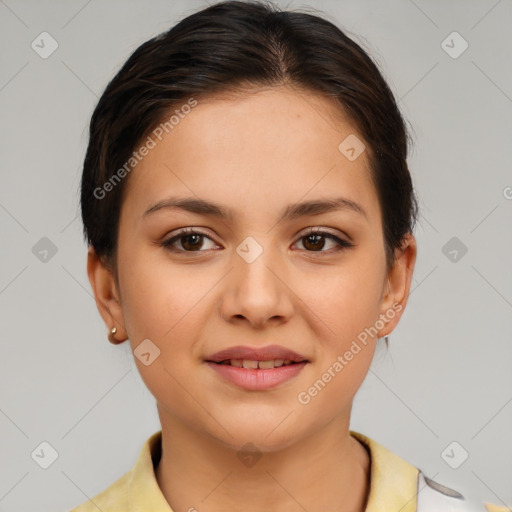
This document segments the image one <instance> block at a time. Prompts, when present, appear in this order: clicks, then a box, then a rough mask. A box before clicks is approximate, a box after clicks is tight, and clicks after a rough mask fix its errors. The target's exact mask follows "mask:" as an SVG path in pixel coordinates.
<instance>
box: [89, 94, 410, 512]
mask: <svg viewBox="0 0 512 512" xmlns="http://www.w3.org/2000/svg"><path fill="white" fill-rule="evenodd" d="M349 134H356V135H357V136H358V137H359V139H361V140H363V137H362V136H361V135H359V134H358V132H357V130H356V129H355V128H354V126H353V125H352V124H351V123H350V122H349V121H348V120H347V119H345V118H344V117H343V115H342V114H341V112H340V109H339V107H337V106H336V104H334V103H331V101H330V100H328V99H325V98H321V97H318V96H316V95H315V94H312V93H306V92H304V91H302V92H299V91H298V90H297V89H294V88H292V87H290V86H279V87H272V88H267V89H258V90H257V91H252V92H251V93H247V94H240V95H238V96H233V95H231V96H229V97H227V96H224V97H215V98H212V97H210V98H208V99H207V100H201V101H199V104H198V105H197V106H196V107H195V108H194V109H193V110H192V112H191V113H190V114H188V115H187V116H186V117H185V118H184V119H182V120H180V123H179V124H178V125H177V126H175V127H174V129H173V130H172V131H170V132H169V134H168V135H166V136H165V137H164V139H163V140H162V141H161V142H159V143H158V145H157V146H156V147H155V148H154V149H152V150H151V151H150V153H149V154H148V155H147V156H146V157H145V158H144V160H143V161H142V162H141V163H140V164H138V165H137V167H136V168H135V169H134V171H133V172H132V173H131V174H130V176H129V181H128V183H127V190H126V191H125V192H126V195H125V199H124V202H123V205H122V209H121V216H120V225H119V237H118V255H117V262H116V263H117V271H118V280H119V282H118V283H117V282H116V279H115V276H114V272H112V270H111V269H110V268H109V267H108V266H106V265H104V264H102V262H101V261H100V259H99V258H98V257H97V256H96V254H95V252H94V250H93V249H92V248H91V249H90V250H89V254H88V274H89V279H90V282H91V286H92V288H93V291H94V294H95V297H96V301H97V305H98V309H99V311H100V313H101V315H102V317H103V319H104V321H105V324H106V325H107V327H108V329H110V328H111V327H112V326H116V327H117V329H118V333H117V335H116V338H117V340H118V341H123V340H125V339H127V338H128V339H129V342H130V344H131V347H132V349H133V350H134V349H135V348H136V347H137V346H138V345H139V344H140V343H141V342H142V341H143V340H145V339H148V338H149V339H150V340H151V341H152V342H153V343H154V344H155V345H156V346H158V348H159V349H160V351H161V352H160V356H159V357H157V358H156V359H155V360H154V361H153V362H152V363H151V364H150V365H149V366H145V365H144V364H142V363H141V362H140V361H139V360H138V359H137V358H135V362H136V364H137V367H138V369H139V371H140V374H141V377H142V379H143V380H144V382H145V384H146V385H147V387H148V388H149V390H150V391H151V393H152V394H153V395H154V397H155V399H156V402H157V408H158V413H159V417H160V421H161V425H162V436H163V437H162V446H163V448H162V449H163V454H162V459H161V462H160V464H159V465H158V467H157V469H156V471H155V475H156V478H157V481H158V484H159V486H160V488H161V490H162V493H163V494H164V496H165V497H166V499H167V501H168V502H169V504H170V505H171V507H172V508H173V510H175V511H176V512H177V511H187V510H189V509H190V508H191V507H195V508H196V509H198V510H201V511H207V512H217V511H225V510H242V509H243V510H244V511H245V512H252V511H261V510H267V509H272V510H280V511H285V512H288V511H290V512H291V511H294V512H295V511H302V510H303V508H302V507H304V508H305V509H307V510H308V512H320V511H325V510H334V509H336V510H337V509H338V507H339V504H340V503H343V510H344V511H345V512H356V511H357V512H361V511H363V510H364V509H365V503H366V500H367V497H368V492H369V488H370V460H369V456H368V453H367V452H366V449H365V448H364V447H363V445H362V444H360V443H359V442H358V441H357V440H355V439H354V438H353V437H351V436H350V435H349V421H350V412H351V408H352V402H353V399H354V395H355V393H356V391H357V390H358V388H359V387H360V385H361V383H362V381H363V380H364V378H365V376H366V374H367V372H368V369H369V366H370V363H371V360H372V357H373V353H374V350H375V346H376V343H377V337H373V338H369V341H368V343H367V345H366V346H365V347H364V348H363V349H362V350H361V351H360V352H359V353H358V354H357V355H355V356H354V358H353V359H352V360H351V361H350V362H348V364H347V365H346V366H345V367H344V368H343V370H342V371H341V372H339V373H338V374H337V375H336V377H334V378H333V379H332V380H331V381H330V382H329V383H328V384H327V385H326V386H325V388H323V389H322V391H321V392H319V393H318V394H317V395H316V396H315V397H314V398H312V399H311V401H310V402H309V403H308V404H307V405H303V404H301V403H299V401H298V400H297V396H298V394H299V393H300V392H303V391H307V390H308V389H309V388H310V387H311V385H312V384H313V383H314V382H315V381H317V380H318V379H319V378H320V377H321V376H322V374H323V373H324V372H325V371H326V370H327V369H328V368H329V367H332V365H333V363H334V362H335V361H336V360H337V357H338V356H339V355H342V354H344V353H345V352H346V351H347V350H348V349H349V347H350V346H351V343H352V341H353V340H354V339H356V337H357V336H358V334H359V333H361V332H362V331H364V329H365V328H369V327H370V326H373V325H374V324H375V322H376V321H377V320H378V319H379V315H383V314H386V312H387V311H389V310H391V309H394V311H395V313H396V314H395V315H394V318H392V319H390V320H389V321H387V322H386V323H385V326H384V327H383V328H382V329H380V330H379V332H378V337H382V336H384V335H386V334H389V333H390V332H391V331H392V330H393V329H394V328H395V326H396V324H397V323H398V321H399V319H400V317H401V314H402V313H403V311H404V309H405V305H406V302H407V297H408V294H409V289H410V285H411V279H412V274H413V268H414V263H415V259H416V242H415V239H414V237H413V235H412V234H411V235H408V236H407V237H406V240H405V243H404V245H403V247H402V248H401V250H397V251H396V253H395V256H396V260H395V264H394V266H393V268H392V269H391V271H389V272H388V271H387V267H386V260H385V251H384V238H383V231H382V217H381V211H380V206H379V202H378V199H377V195H376V190H375V188H374V185H373V184H372V182H371V179H370V172H369V167H368V166H369V162H368V154H367V152H366V151H365V152H363V153H362V154H361V156H360V157H358V158H357V159H356V160H354V161H349V160H348V159H347V158H346V157H345V156H344V155H343V154H342V153H341V152H340V151H339V150H338V145H339V144H340V142H341V141H343V140H344V139H345V138H346V137H347V136H348V135H349ZM168 196H180V197H194V198H201V199H206V200H210V201H214V202H216V203H220V204H222V205H223V206H225V207H226V208H230V209H232V210H233V212H234V215H233V218H232V219H218V218H215V217H211V216H207V215H203V214H197V213H190V212H186V211H184V210H179V209H176V208H174V209H161V210H159V211H158V212H155V213H153V214H150V215H146V216H143V213H144V212H145V211H146V210H147V209H148V208H149V206H150V205H152V204H154V203H155V202H158V201H160V200H162V199H164V198H166V197H168ZM341 196H342V197H345V198H347V199H350V200H352V201H355V202H357V203H359V204H360V205H361V207H362V208H363V209H364V210H365V212H366V217H365V216H363V215H361V214H359V213H357V212H355V211H352V210H350V209H344V210H336V211H331V212H327V213H322V214H319V215H314V216H313V215H311V216H306V217H302V218H298V219H295V220H291V221H288V220H283V221H279V216H280V213H281V211H282V210H283V209H284V208H285V207H286V206H288V205H289V204H290V203H295V202H299V201H305V200H313V199H325V198H331V197H341ZM184 227H195V228H198V229H199V230H200V231H202V232H203V233H206V234H207V236H208V237H209V238H203V243H202V245H201V244H200V243H197V240H191V239H190V238H188V239H187V237H185V238H182V239H181V241H180V240H177V241H176V242H175V243H174V247H175V248H176V250H177V251H179V250H180V249H181V251H182V252H181V253H178V252H172V251H171V250H170V249H168V248H167V249H166V248H165V247H162V245H161V242H162V241H164V240H166V239H169V238H171V236H174V235H175V234H176V233H178V231H179V229H180V228H184ZM309 227H318V228H322V229H323V230H325V231H328V232H329V233H332V234H334V235H336V236H338V237H339V238H342V239H344V240H347V241H351V242H352V243H353V244H354V247H351V248H346V249H342V250H340V251H336V250H335V249H336V247H337V244H336V243H335V242H334V241H332V240H330V239H329V238H327V237H326V238H323V241H324V245H323V247H322V245H321V244H317V246H315V245H314V244H313V243H311V242H310V243H309V244H308V240H307V239H304V238H303V237H304V236H305V234H304V232H305V231H306V228H309ZM247 236H251V237H253V238H254V239H255V240H256V241H257V242H258V244H259V245H260V246H261V247H262V248H263V253H262V254H261V255H260V256H259V257H258V258H257V259H256V260H255V261H254V262H252V263H247V262H246V261H245V260H244V259H243V258H241V257H240V256H239V254H238V253H237V252H236V249H237V247H238V246H239V245H240V243H241V242H242V241H243V240H244V239H245V238H246V237H247ZM187 242H188V243H187ZM313 242H314V241H313ZM194 243H196V246H195V247H198V249H196V250H195V251H194V250H190V247H194V245H193V244H194ZM184 247H185V248H189V250H188V252H186V251H185V248H184ZM315 247H317V249H315ZM201 251H202V252H201ZM393 304H397V305H398V307H397V306H395V308H393ZM400 307H401V309H400ZM397 309H400V310H399V311H397ZM268 344H278V345H282V346H284V347H287V348H291V349H293V350H295V351H296V352H299V353H300V354H302V355H303V356H304V357H306V358H307V359H308V360H309V363H308V364H307V365H306V366H305V367H304V369H303V370H302V371H301V373H300V374H299V375H297V376H296V377H294V378H292V379H290V380H289V381H287V382H285V383H284V384H281V385H280V386H278V387H277V388H274V389H272V390H265V391H247V390H243V389H241V388H238V387H236V386H234V385H233V384H230V383H227V382H226V381H224V380H222V379H221V378H220V377H219V376H218V375H217V373H216V372H215V371H213V370H212V369H211V368H210V367H209V366H208V365H207V364H206V363H205V362H204V360H205V359H206V358H208V356H210V355H212V354H213V353H215V352H217V351H219V350H222V349H225V348H227V347H231V346H234V345H250V346H254V347H261V346H264V345H268ZM249 442H250V443H252V444H253V445H255V446H256V447H257V449H258V450H259V452H260V453H261V454H262V457H261V458H260V460H259V461H258V462H257V463H256V464H255V465H253V466H252V467H246V466H245V465H244V464H243V463H242V462H241V461H240V460H239V459H238V457H237V452H238V450H240V449H241V448H242V447H243V446H244V445H245V444H246V443H249ZM203 500H204V501H203Z"/></svg>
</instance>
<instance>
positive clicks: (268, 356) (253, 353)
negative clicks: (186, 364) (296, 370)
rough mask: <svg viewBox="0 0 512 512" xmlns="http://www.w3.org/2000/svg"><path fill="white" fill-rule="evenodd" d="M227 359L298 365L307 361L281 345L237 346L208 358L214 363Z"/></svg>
mask: <svg viewBox="0 0 512 512" xmlns="http://www.w3.org/2000/svg"><path fill="white" fill-rule="evenodd" d="M226 359H245V360H248V361H270V360H272V359H284V360H287V359H289V360H291V361H294V362H296V363H299V362H301V361H307V359H306V358H305V357H303V356H301V355H300V354H297V352H294V351H293V350H290V349H288V348H285V347H281V346H280V345H267V346H265V347H258V348H253V347H248V346H242V345H237V346H236V347H229V348H226V349H224V350H221V351H220V352H215V354H213V355H211V356H210V357H208V358H207V359H206V360H207V361H212V362H214V363H220V362H221V361H225V360H226Z"/></svg>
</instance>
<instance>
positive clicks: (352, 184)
mask: <svg viewBox="0 0 512 512" xmlns="http://www.w3.org/2000/svg"><path fill="white" fill-rule="evenodd" d="M183 104H186V100H184V101H183ZM176 110H178V111H179V110H180V108H179V107H176ZM185 112H187V113H185ZM172 114H173V112H170V113H169V118H170V117H171V115H172ZM157 128H158V127H157ZM149 136H150V137H151V139H152V144H151V146H153V147H152V149H151V150H149V152H148V153H147V154H146V156H144V157H143V158H142V159H141V160H140V163H138V164H137V165H136V166H135V167H134V169H133V170H132V171H131V173H130V178H129V180H128V183H127V190H126V191H125V201H126V202H129V203H130V210H133V211H136V212H138V214H139V215H142V213H143V211H145V209H146V208H147V206H148V205H150V204H151V203H154V202H156V201H158V200H159V199H163V198H165V196H166V195H173V196H176V195H185V196H188V197H193V196H196V197H201V198H208V199H210V200H212V201H215V202H219V203H222V204H229V205H230V206H232V207H233V209H236V210H238V209H239V210H240V211H242V212H243V211H247V210H251V209H252V208H261V207H262V206H263V205H265V206H264V207H265V208H266V209H272V208H273V207H274V206H275V208H276V209H279V210H281V207H282V205H283V204H284V203H286V204H288V203H293V202H297V201H299V200H301V199H316V198H319V197H325V196H329V197H333V196H334V195H336V196H340V195H341V196H347V197H348V198H350V199H352V200H354V201H357V202H359V203H363V204H364V205H365V210H367V211H368V213H369V215H370V216H371V217H376V221H377V224H378V223H379V217H380V213H379V207H378V203H377V197H376V192H375V190H374V186H373V183H372V181H371V178H370V171H369V155H368V151H367V150H362V152H361V154H360V155H359V156H358V157H357V158H355V159H353V158H352V159H351V158H348V157H347V153H346V152H344V151H346V146H347V144H346V143H344V141H349V144H348V145H349V146H350V145H352V146H354V142H355V144H356V147H355V150H356V151H357V152H359V151H360V150H361V148H362V147H363V146H362V144H363V143H364V142H363V138H362V136H361V135H360V134H359V133H358V131H357V129H356V127H355V125H354V124H353V123H351V122H350V121H349V120H348V119H347V118H346V117H344V116H343V113H342V111H341V109H340V108H339V107H338V106H337V104H336V103H334V100H329V99H326V98H323V97H320V96H318V95H315V94H312V93H308V92H305V91H300V90H297V89H293V88H290V87H285V86H282V87H272V88H268V89H260V90H258V91H256V92H251V93H245V94H238V95H229V96H226V95H218V96H211V97H207V98H205V99H198V101H197V105H196V106H194V107H193V108H191V109H188V108H187V109H183V111H182V112H181V115H179V116H178V115H176V116H175V118H174V120H173V124H172V125H171V124H170V123H168V124H167V127H166V128H165V126H164V125H160V129H159V131H157V132H155V130H153V132H151V133H150V135H149ZM358 141H359V142H358ZM143 143H144V141H143ZM340 144H341V146H340ZM357 144H360V146H357ZM353 154H354V152H352V153H348V156H351V155H352V156H353ZM356 154H357V153H356ZM269 213H270V211H269Z"/></svg>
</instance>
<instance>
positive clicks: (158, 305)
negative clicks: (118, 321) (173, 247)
mask: <svg viewBox="0 0 512 512" xmlns="http://www.w3.org/2000/svg"><path fill="white" fill-rule="evenodd" d="M162 251H163V249H162ZM159 252H160V250H156V251H151V252H150V251H147V252H146V253H143V252H142V251H140V252H136V251H135V252H132V253H130V254H129V256H127V257H125V259H124V261H123V262H122V266H121V265H120V274H121V271H122V272H123V275H122V276H121V275H120V279H122V283H123V315H124V320H125V325H126V328H127V331H128V334H129V337H130V339H131V340H132V341H133V342H134V343H135V344H137V343H138V342H140V341H141V340H143V339H145V338H149V339H154V340H155V343H157V344H158V345H161V344H162V343H164V341H165V342H168V341H172V339H173V338H174V336H183V335H185V332H186V331H187V329H190V328H191V327H192V326H191V325H189V324H190V323H191V322H190V319H191V318H192V317H193V313H194V307H195V305H196V304H197V303H198V302H199V301H200V299H201V297H202V296H203V295H204V293H205V289H207V286H208V285H207V283H204V274H203V275H200V273H197V272H194V271H193V269H192V267H187V266H185V267H184V266H178V265H172V264H170V263H169V262H168V261H167V260H166V258H165V256H164V257H162V254H159ZM211 277H212V276H210V279H211Z"/></svg>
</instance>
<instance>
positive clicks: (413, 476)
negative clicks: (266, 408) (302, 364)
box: [127, 430, 419, 512]
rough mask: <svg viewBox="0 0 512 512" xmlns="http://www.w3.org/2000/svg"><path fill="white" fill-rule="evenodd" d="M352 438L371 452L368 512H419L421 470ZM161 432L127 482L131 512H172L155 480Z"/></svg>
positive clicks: (360, 438) (147, 446)
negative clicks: (418, 496)
mask: <svg viewBox="0 0 512 512" xmlns="http://www.w3.org/2000/svg"><path fill="white" fill-rule="evenodd" d="M350 435H351V436H352V437H354V438H355V439H357V440H358V441H359V442H361V443H362V444H363V445H364V446H365V447H366V448H367V449H368V451H369V453H370V459H371V470H370V471H371V472H370V482H371V483H370V493H369V496H368V503H367V506H366V509H365V512H382V511H383V510H394V511H400V512H416V507H417V489H418V487H417V484H418V472H419V471H418V469H417V468H415V467H414V466H412V465H411V464H409V463H408V462H406V461H405V460H403V459H401V458H400V457H399V456H398V455H395V454H394V453H392V452H391V451H389V450H388V449H387V448H385V447H384V446H381V445H380V444H378V443H377V442H376V441H374V440H373V439H370V438H369V437H366V436H365V435H363V434H359V433H358V432H354V431H352V430H350ZM161 443H162V431H161V430H160V431H158V432H155V433H154V434H153V435H152V436H151V437H149V439H147V441H146V442H145V443H144V446H143V448H142V450H141V452H140V454H139V457H138V459H137V462H136V463H135V466H134V467H133V468H132V470H131V472H130V476H129V478H128V481H127V487H128V489H127V491H128V498H129V499H128V503H129V504H130V512H173V511H172V509H171V507H170V506H169V504H168V503H167V500H166V499H165V497H164V495H163V494H162V491H161V490H160V487H159V486H158V482H157V480H156V476H155V470H154V468H155V465H156V463H157V462H158V460H159V459H160V456H161V446H162V444H161Z"/></svg>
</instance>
